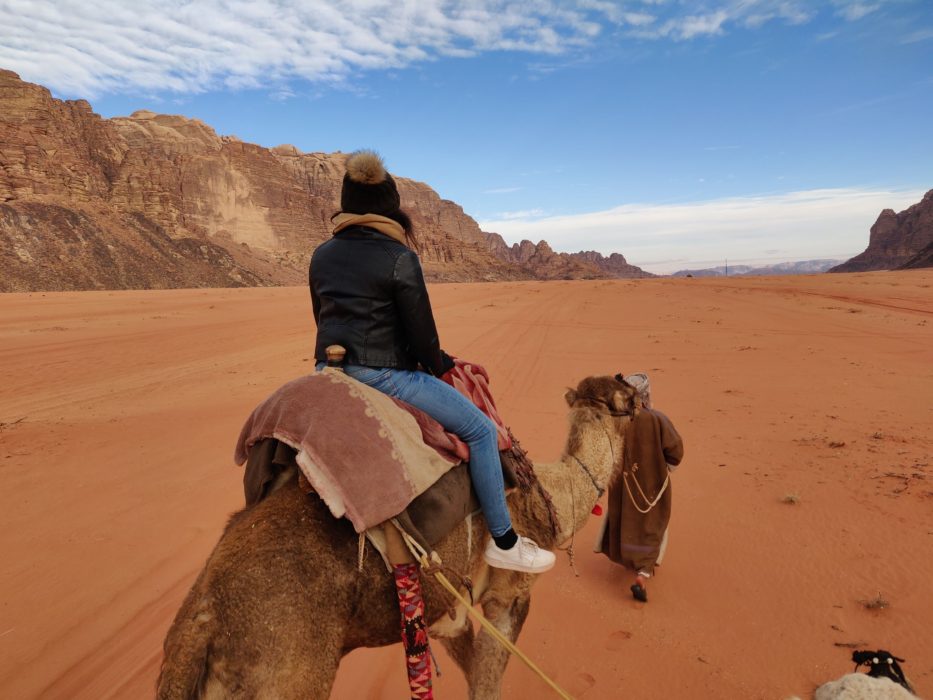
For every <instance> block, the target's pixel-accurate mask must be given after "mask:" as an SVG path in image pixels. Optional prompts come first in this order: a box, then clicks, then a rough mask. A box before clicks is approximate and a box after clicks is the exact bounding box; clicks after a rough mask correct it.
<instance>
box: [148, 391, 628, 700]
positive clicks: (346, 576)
mask: <svg viewBox="0 0 933 700" xmlns="http://www.w3.org/2000/svg"><path fill="white" fill-rule="evenodd" d="M565 399H566V401H567V404H568V406H569V409H570V410H569V424H570V425H569V434H568V437H567V442H566V447H565V449H564V453H563V455H562V456H561V458H560V460H559V461H557V462H555V463H553V464H540V465H537V466H536V467H535V471H536V473H537V476H538V479H539V481H540V482H541V484H542V486H543V487H544V489H545V490H546V491H547V492H548V493H549V494H550V498H551V500H552V502H553V505H554V508H555V510H556V513H557V529H558V530H559V532H558V534H557V535H556V536H555V535H554V533H553V529H554V528H553V527H552V526H551V525H550V524H549V521H548V515H547V512H548V511H547V506H546V504H545V501H544V497H543V496H542V495H541V494H540V493H539V492H538V491H537V490H536V489H532V490H530V492H527V493H526V492H520V493H513V494H512V495H511V496H510V498H509V507H510V510H511V512H512V517H513V521H514V523H515V529H516V530H517V531H518V532H521V533H523V534H527V535H528V536H530V537H533V538H534V539H535V540H536V541H537V542H539V543H540V544H541V545H542V546H545V547H549V548H553V547H554V546H556V545H560V544H563V543H565V542H567V541H568V540H571V538H572V535H573V533H574V532H575V531H576V530H578V529H580V528H581V527H583V525H584V524H585V523H586V521H587V518H588V517H589V515H590V511H591V509H592V508H593V506H594V505H595V503H596V501H597V500H598V498H599V496H600V495H601V493H602V491H603V490H604V489H605V488H606V487H607V485H608V483H609V481H610V479H611V478H612V476H613V474H614V473H615V471H616V469H617V468H619V467H620V466H621V459H622V454H623V449H622V448H623V436H624V433H625V427H626V425H627V423H628V422H629V421H630V420H631V415H632V414H633V413H634V412H635V411H636V410H637V409H638V405H639V402H638V399H637V397H636V394H635V391H634V389H632V387H630V386H629V385H627V384H625V383H624V382H621V381H619V380H618V379H614V378H612V377H608V376H605V377H588V378H586V379H583V380H582V381H581V382H580V383H579V384H578V386H577V388H576V389H571V390H568V391H567V393H566V395H565ZM487 539H488V533H487V532H486V529H485V527H484V526H483V525H482V517H479V516H476V517H474V518H473V519H472V526H471V527H468V526H467V524H466V523H465V522H464V523H461V524H460V525H459V526H458V527H457V528H456V529H455V530H454V531H453V532H451V533H450V534H449V535H447V536H446V537H445V538H444V539H443V540H442V541H441V542H440V543H439V544H438V545H437V546H436V551H437V553H438V554H439V555H440V557H441V558H442V559H443V562H444V565H445V566H446V567H447V568H448V570H452V571H457V572H460V573H462V574H464V575H468V576H469V577H470V578H471V580H472V582H473V586H472V599H473V600H474V601H475V602H476V603H478V604H479V605H480V606H481V610H482V612H483V614H484V615H485V616H486V617H487V618H488V619H489V620H490V621H491V622H492V623H493V625H495V627H496V628H497V629H498V630H499V631H500V632H502V633H503V634H504V635H505V636H506V637H507V638H508V639H509V640H511V641H512V642H514V641H515V640H516V639H517V638H518V635H519V632H520V631H521V629H522V625H523V623H524V622H525V618H526V616H527V615H528V610H529V604H530V601H531V586H532V584H533V583H534V579H535V578H536V576H533V575H529V574H523V573H518V572H512V571H506V570H503V569H494V568H490V567H488V566H487V565H486V564H485V562H484V561H483V558H482V552H483V547H484V546H485V543H486V541H487ZM471 540H472V541H471ZM421 578H422V582H423V594H424V600H425V606H426V611H427V612H426V621H427V624H428V625H429V628H430V633H431V636H432V637H433V638H434V639H440V640H441V642H442V643H443V644H444V646H445V647H446V649H447V651H448V652H449V654H450V656H451V657H452V658H453V660H454V661H455V663H456V664H457V665H458V666H459V668H460V669H461V670H462V672H463V673H464V675H465V677H466V679H467V683H468V686H469V696H470V698H471V700H480V699H483V700H486V699H489V700H494V699H496V698H499V696H500V685H501V680H502V676H503V673H504V672H505V668H506V664H507V662H508V652H506V651H505V650H504V649H503V648H502V646H501V645H500V644H499V643H498V642H497V641H496V640H495V639H493V637H492V636H491V635H489V634H487V633H486V632H485V631H484V630H482V628H480V630H481V631H480V632H479V633H474V628H473V624H472V622H471V621H470V620H469V618H468V617H467V610H466V606H464V605H461V604H456V605H454V603H456V601H455V600H454V599H453V598H452V596H450V595H449V593H447V592H446V591H445V590H444V589H443V588H442V587H441V586H440V585H439V584H438V583H437V582H436V581H434V580H433V578H431V577H430V576H422V577H421ZM461 590H463V589H461ZM399 641H400V633H399V611H398V602H397V598H396V592H395V588H394V585H393V581H392V576H391V574H389V573H388V572H387V570H386V567H385V564H384V563H383V561H382V559H381V558H380V557H379V556H378V555H375V554H372V553H371V552H370V554H369V556H366V557H365V559H364V560H363V566H362V570H358V537H357V535H356V533H355V532H354V531H353V528H352V526H351V525H350V523H349V522H348V521H347V520H345V519H340V520H338V519H335V518H334V517H333V516H332V515H331V514H330V512H329V511H328V509H327V507H326V505H325V504H324V503H323V502H322V501H321V500H320V499H319V498H317V497H316V496H315V495H314V494H310V495H307V494H305V493H304V492H303V491H302V490H301V488H300V487H299V485H298V480H297V476H295V477H294V478H291V479H290V480H288V481H287V482H286V483H285V484H284V485H282V486H281V487H279V488H278V489H277V490H276V491H274V492H273V493H271V494H270V495H269V496H268V497H266V498H265V499H264V500H262V501H261V502H259V503H257V504H256V505H254V506H252V507H250V508H247V509H245V510H242V511H240V512H238V513H236V514H234V515H233V516H232V517H231V519H230V522H229V523H228V525H227V527H226V530H225V531H224V533H223V535H222V536H221V538H220V541H219V542H218V544H217V545H216V547H215V549H214V551H213V552H212V554H211V555H210V557H209V558H208V561H207V563H206V565H205V567H204V569H203V570H202V571H201V573H200V575H199V576H198V578H197V580H196V581H195V583H194V585H193V586H192V588H191V590H190V592H189V593H188V595H187V597H186V598H185V600H184V602H183V603H182V606H181V608H180V609H179V611H178V613H177V615H176V617H175V620H174V623H173V624H172V626H171V628H170V629H169V631H168V634H167V636H166V639H165V643H164V659H163V662H162V669H161V673H160V675H159V680H158V692H157V697H158V698H160V699H161V700H188V699H190V698H211V699H213V698H296V699H297V698H302V699H306V698H321V699H323V698H327V697H328V696H329V694H330V691H331V686H332V684H333V682H334V678H335V676H336V673H337V667H338V665H339V663H340V659H341V657H343V656H344V655H345V654H347V653H349V652H350V651H352V650H353V649H356V648H359V647H377V646H387V645H390V644H397V643H399ZM399 656H400V658H399V672H400V673H402V672H403V671H402V667H403V664H404V660H403V658H402V655H401V654H400V655H399ZM542 688H544V686H543V685H542Z"/></svg>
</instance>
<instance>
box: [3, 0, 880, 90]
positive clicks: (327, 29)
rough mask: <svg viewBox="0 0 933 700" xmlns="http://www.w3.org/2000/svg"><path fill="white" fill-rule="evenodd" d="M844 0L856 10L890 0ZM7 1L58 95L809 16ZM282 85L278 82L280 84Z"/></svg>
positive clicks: (318, 1) (728, 0)
mask: <svg viewBox="0 0 933 700" xmlns="http://www.w3.org/2000/svg"><path fill="white" fill-rule="evenodd" d="M885 1H890V0H874V1H873V2H865V1H861V2H844V1H843V0H834V2H835V3H837V4H836V7H837V9H838V12H839V13H840V14H841V15H843V16H845V17H848V18H854V17H856V16H864V14H866V13H867V12H869V11H872V10H874V9H875V7H876V6H878V5H880V4H881V3H883V2H885ZM697 7H698V5H697V4H696V3H692V2H687V1H684V2H663V1H659V0H629V1H627V2H624V3H623V2H619V1H618V0H470V2H457V1H456V0H132V1H130V0H0V66H2V67H4V68H8V69H11V70H14V71H16V72H18V73H20V75H22V77H23V78H25V79H26V80H31V81H35V82H39V83H42V84H43V85H47V86H49V87H51V88H52V89H53V90H55V91H56V92H57V93H58V94H63V95H67V96H83V97H91V96H94V95H97V94H100V93H102V92H118V91H125V90H128V89H131V90H137V91H142V92H156V93H157V92H161V91H175V92H180V93H192V92H200V91H205V90H211V89H217V88H224V87H226V88H244V87H268V88H270V90H271V91H272V92H273V93H276V91H277V90H279V89H280V86H281V84H282V83H285V82H287V81H289V80H291V79H295V78H298V79H305V80H310V81H315V82H319V83H324V84H327V83H334V82H340V81H345V80H347V78H348V77H350V76H352V75H355V74H357V73H359V72H361V71H367V70H386V69H399V68H404V67H406V66H410V65H412V64H414V63H417V62H420V61H429V60H434V59H437V58H439V57H470V56H474V55H477V54H479V53H482V52H487V51H505V50H508V51H520V52H526V53H533V54H545V55H557V54H566V53H568V52H573V51H575V50H577V49H581V48H586V47H589V46H592V45H593V44H594V42H595V41H596V40H597V37H599V36H600V35H601V34H603V27H604V25H606V24H615V25H617V26H618V27H620V28H621V29H622V31H623V32H624V33H628V34H630V35H631V36H635V37H641V38H649V39H670V40H677V41H682V40H689V39H692V38H697V37H710V36H715V35H719V34H724V33H726V32H727V31H728V30H729V29H730V28H733V27H735V28H752V29H754V28H758V27H760V26H762V25H763V24H765V23H767V22H770V21H783V22H785V23H790V24H800V23H804V22H807V21H809V19H810V18H811V16H812V15H813V9H812V5H811V4H810V3H808V2H806V1H805V0H709V2H707V3H704V4H703V5H702V6H701V7H702V8H703V11H702V12H699V11H698V10H697ZM279 94H280V93H279Z"/></svg>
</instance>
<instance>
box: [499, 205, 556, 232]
mask: <svg viewBox="0 0 933 700" xmlns="http://www.w3.org/2000/svg"><path fill="white" fill-rule="evenodd" d="M546 214H547V212H545V211H544V210H543V209H523V210H521V211H504V212H502V213H501V214H499V215H498V217H499V220H501V221H521V222H522V223H525V224H527V223H530V222H531V221H532V220H533V219H539V218H540V217H542V216H545V215H546ZM487 230H490V231H491V230H493V229H487Z"/></svg>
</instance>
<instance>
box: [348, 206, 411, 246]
mask: <svg viewBox="0 0 933 700" xmlns="http://www.w3.org/2000/svg"><path fill="white" fill-rule="evenodd" d="M331 221H333V222H334V235H335V236H336V235H337V234H338V233H340V232H341V231H343V230H344V229H346V228H349V227H350V226H366V227H368V228H374V229H376V230H377V231H378V232H379V233H384V234H385V235H387V236H389V238H392V239H394V240H396V241H398V242H399V243H401V244H402V245H404V246H407V245H408V239H407V238H406V236H405V229H403V228H402V225H401V224H400V223H399V222H397V221H393V220H392V219H390V218H389V217H387V216H379V215H378V214H348V213H346V212H344V213H342V214H337V216H335V217H334V218H333V219H331Z"/></svg>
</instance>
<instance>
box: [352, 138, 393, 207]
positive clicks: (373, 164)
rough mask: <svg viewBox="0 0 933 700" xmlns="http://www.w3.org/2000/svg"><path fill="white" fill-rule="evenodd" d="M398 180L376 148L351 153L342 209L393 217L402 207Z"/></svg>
mask: <svg viewBox="0 0 933 700" xmlns="http://www.w3.org/2000/svg"><path fill="white" fill-rule="evenodd" d="M401 204H402V203H401V199H399V196H398V188H396V186H395V180H393V179H392V176H391V175H390V174H389V173H388V172H387V171H386V168H385V165H384V164H383V162H382V158H381V157H380V156H379V154H378V153H376V152H375V151H369V150H363V151H356V152H355V153H351V154H350V157H349V158H347V172H346V174H345V175H344V176H343V189H342V190H341V192H340V209H341V210H342V211H344V212H347V213H349V214H378V215H380V216H389V217H391V216H392V215H393V214H395V213H397V212H398V210H399V208H400V207H401Z"/></svg>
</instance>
